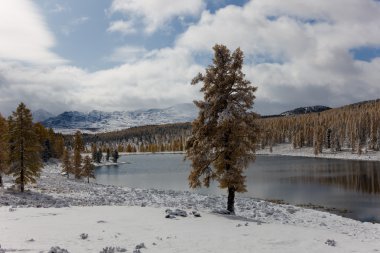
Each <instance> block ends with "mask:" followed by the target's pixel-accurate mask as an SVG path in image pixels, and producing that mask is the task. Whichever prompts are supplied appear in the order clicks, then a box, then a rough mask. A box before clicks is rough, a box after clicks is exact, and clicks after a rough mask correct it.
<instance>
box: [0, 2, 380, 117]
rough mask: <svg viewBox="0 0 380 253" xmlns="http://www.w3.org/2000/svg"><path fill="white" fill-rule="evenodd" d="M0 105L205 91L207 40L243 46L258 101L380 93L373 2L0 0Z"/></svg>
mask: <svg viewBox="0 0 380 253" xmlns="http://www.w3.org/2000/svg"><path fill="white" fill-rule="evenodd" d="M0 4H1V5H2V6H1V8H0V36H1V38H2V40H1V41H0V93H1V94H2V95H1V97H0V112H1V113H2V114H5V115H7V114H9V113H10V112H11V111H12V110H14V108H15V107H16V106H17V104H18V103H19V102H20V101H24V102H25V103H26V104H27V105H28V106H29V107H31V108H32V109H34V110H36V109H39V108H44V109H47V110H49V111H51V112H53V113H60V112H62V111H65V110H79V111H89V110H93V109H97V110H105V111H113V110H133V109H139V108H154V107H166V106H171V105H173V104H176V103H183V102H191V101H192V100H194V99H199V98H201V94H200V93H199V91H198V90H199V88H200V87H193V86H191V85H190V81H191V79H192V77H194V76H195V75H196V73H197V72H200V71H203V70H204V68H205V67H206V66H207V65H208V64H209V63H210V62H211V57H212V49H211V48H212V46H213V45H214V44H215V43H223V44H226V45H227V46H228V47H229V48H230V49H231V50H233V49H235V48H237V47H241V49H242V50H243V51H244V53H245V59H246V61H245V66H244V71H245V73H246V76H247V78H248V79H249V80H250V81H251V82H252V83H253V84H254V85H255V86H258V91H257V94H256V95H257V100H256V105H255V110H256V111H258V112H259V113H262V114H271V113H279V112H282V111H286V110H288V109H292V108H294V107H299V106H306V105H316V104H322V105H328V106H340V105H344V104H347V103H352V102H357V101H361V100H368V99H374V98H378V96H379V95H378V94H380V83H379V79H380V78H379V77H380V76H379V73H380V26H379V24H380V2H379V1H374V0H336V1H329V0H320V1H311V0H310V1H305V0H283V1H281V2H279V1H276V0H239V1H233V0H209V1H207V0H193V1H188V0H177V1H175V2H173V1H170V0H160V1H156V0H97V1H94V0H81V1H75V0H34V1H28V0H12V1H6V2H5V1H2V2H1V3H0Z"/></svg>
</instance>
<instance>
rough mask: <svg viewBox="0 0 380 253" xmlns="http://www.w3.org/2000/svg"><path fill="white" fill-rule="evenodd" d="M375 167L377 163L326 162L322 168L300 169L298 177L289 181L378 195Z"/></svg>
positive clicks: (378, 176) (379, 186) (379, 180)
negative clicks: (331, 186)
mask: <svg viewBox="0 0 380 253" xmlns="http://www.w3.org/2000/svg"><path fill="white" fill-rule="evenodd" d="M321 167H323V168H321ZM377 167H379V164H378V163H377V162H354V161H347V162H345V163H344V164H342V163H339V162H331V163H330V162H327V164H324V165H322V166H321V164H320V163H318V164H310V165H306V166H305V167H304V168H301V169H300V170H299V171H298V175H297V176H295V177H292V178H291V179H290V180H291V181H292V182H294V183H297V182H302V183H319V184H323V185H333V186H337V187H339V188H343V189H346V190H350V191H355V192H360V193H369V194H379V195H380V171H379V169H378V168H377Z"/></svg>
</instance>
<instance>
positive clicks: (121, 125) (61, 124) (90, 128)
mask: <svg viewBox="0 0 380 253" xmlns="http://www.w3.org/2000/svg"><path fill="white" fill-rule="evenodd" d="M196 115H197V109H196V107H195V105H194V104H191V103H184V104H177V105H174V106H171V107H168V108H163V109H148V110H136V111H115V112H103V111H91V112H88V113H83V112H77V111H71V112H64V113H62V114H60V115H58V116H56V117H51V118H48V119H47V120H45V121H43V124H44V125H45V126H46V127H51V128H53V129H54V131H55V132H59V133H63V134H72V133H75V132H76V131H78V130H80V131H81V132H82V133H95V132H109V131H116V130H121V129H125V128H130V127H135V126H145V125H156V124H168V123H179V122H190V121H192V120H194V119H195V118H196Z"/></svg>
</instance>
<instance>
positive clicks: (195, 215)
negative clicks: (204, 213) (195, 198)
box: [191, 211, 201, 218]
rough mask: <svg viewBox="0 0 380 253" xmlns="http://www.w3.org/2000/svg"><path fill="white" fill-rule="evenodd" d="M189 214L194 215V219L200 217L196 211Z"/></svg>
mask: <svg viewBox="0 0 380 253" xmlns="http://www.w3.org/2000/svg"><path fill="white" fill-rule="evenodd" d="M191 213H192V214H193V215H194V217H197V218H199V217H201V214H200V213H198V212H197V211H192V212H191Z"/></svg>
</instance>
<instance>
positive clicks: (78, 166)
mask: <svg viewBox="0 0 380 253" xmlns="http://www.w3.org/2000/svg"><path fill="white" fill-rule="evenodd" d="M83 150H84V145H83V140H82V133H81V132H80V131H77V132H76V133H75V136H74V157H73V159H74V161H73V169H74V175H75V178H76V179H79V178H81V175H82V173H81V170H82V156H81V152H82V151H83Z"/></svg>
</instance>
